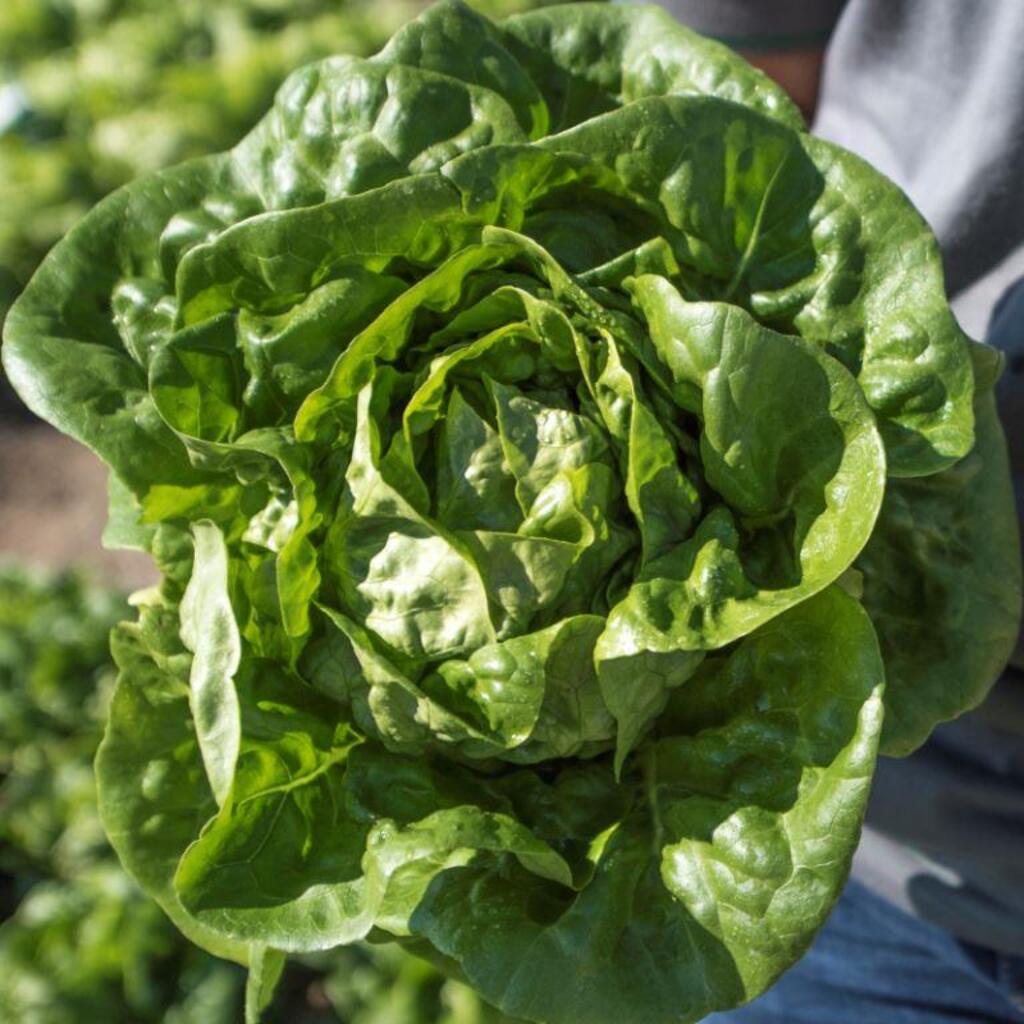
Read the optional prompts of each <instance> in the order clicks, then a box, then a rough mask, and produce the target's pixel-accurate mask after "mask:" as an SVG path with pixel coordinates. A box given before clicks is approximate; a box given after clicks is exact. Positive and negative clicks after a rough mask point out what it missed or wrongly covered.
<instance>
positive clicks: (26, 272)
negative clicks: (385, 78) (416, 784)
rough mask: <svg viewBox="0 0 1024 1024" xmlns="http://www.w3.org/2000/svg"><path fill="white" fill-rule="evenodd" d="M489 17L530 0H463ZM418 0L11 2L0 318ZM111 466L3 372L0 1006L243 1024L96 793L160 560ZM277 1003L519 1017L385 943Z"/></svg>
mask: <svg viewBox="0 0 1024 1024" xmlns="http://www.w3.org/2000/svg"><path fill="white" fill-rule="evenodd" d="M469 2H470V3H471V6H474V7H476V8H477V9H479V10H481V11H483V12H484V13H485V14H487V15H489V16H492V17H500V16H503V15H506V14H511V13H515V12H517V11H521V10H526V9H529V8H532V7H540V6H544V2H543V0H469ZM422 6H423V4H422V3H420V2H418V0H0V319H2V318H3V316H4V315H5V314H6V311H7V308H8V306H9V305H10V303H11V302H12V301H13V300H14V298H15V296H16V295H17V294H18V292H19V291H20V289H21V288H22V286H23V285H24V284H25V282H27V280H28V279H29V277H30V276H31V275H32V272H33V270H34V269H35V267H36V266H37V265H38V263H39V261H40V260H41V259H42V257H43V256H44V255H45V254H46V252H47V250H48V249H49V248H50V247H51V246H52V245H53V244H54V243H55V242H56V241H57V240H58V239H59V238H60V237H61V235H62V234H63V233H64V232H65V231H66V230H67V229H68V228H69V227H70V226H71V225H73V224H74V223H75V222H76V221H77V220H78V218H79V217H81V216H82V215H83V214H84V213H85V212H86V211H87V210H88V209H89V208H90V207H91V206H92V205H93V204H94V203H95V202H96V201H97V200H98V199H100V198H101V197H102V196H104V195H105V194H106V193H108V192H109V191H111V190H112V189H114V188H116V187H117V186H118V185H121V184H123V183H124V182H126V181H128V180H129V179H131V178H133V177H135V176H136V175H138V174H141V173H143V172H146V171H150V170H155V169H157V168H159V167H163V166H166V165H168V164H172V163H176V162H177V161H179V160H183V159H186V158H188V157H192V156H198V155H201V154H204V153H209V152H215V151H217V150H222V149H225V148H228V147H230V146H231V145H233V144H234V143H235V142H236V141H237V140H238V139H239V138H240V137H241V136H242V135H243V134H244V133H245V132H246V131H247V130H248V128H249V127H250V126H251V125H252V124H254V123H255V122H256V121H257V120H258V119H259V117H260V116H261V115H262V114H263V112H264V111H265V110H266V109H267V107H268V106H269V105H270V101H271V98H272V97H273V94H274V91H275V89H276V88H277V86H278V85H279V84H280V83H281V81H282V80H283V79H284V78H285V76H286V75H287V74H288V72H290V71H291V70H293V69H294V68H295V67H297V66H299V65H300V64H303V63H305V62H307V61H310V60H315V59H317V58H319V57H323V56H326V55H328V54H332V53H351V54H356V55H367V54H370V53H372V52H374V51H375V50H377V49H378V48H379V47H380V46H381V45H382V44H383V43H384V42H385V41H386V40H387V39H388V37H389V36H391V34H392V33H393V32H394V31H395V29H397V28H398V27H399V26H400V25H401V24H403V23H404V22H405V21H407V20H408V19H409V18H410V17H412V16H414V15H415V14H416V13H417V11H418V10H419V9H420V8H421V7H422ZM105 518H106V472H105V469H104V467H103V466H102V464H101V463H100V462H99V460H98V459H97V458H96V457H95V456H93V455H92V454H91V453H90V452H88V451H86V450H85V449H84V448H81V447H80V446H78V445H77V444H75V443H74V442H73V441H70V440H69V439H67V438H65V437H63V436H62V435H59V434H57V433H56V431H54V430H53V429H52V428H50V427H48V426H46V425H45V424H43V423H41V422H39V421H38V420H35V419H34V418H33V417H32V416H31V414H30V413H29V412H28V411H27V410H25V409H24V408H23V407H22V406H21V405H20V403H19V402H18V400H17V398H15V397H14V395H13V393H12V392H11V391H10V389H9V388H8V387H7V385H6V382H4V381H3V379H2V376H0V922H2V923H0V1021H2V1022H12V1024H15V1022H16V1024H82V1022H84V1021H97V1022H99V1021H103V1022H107V1021H110V1022H117V1024H149V1022H164V1024H221V1022H224V1024H229V1022H231V1024H234V1022H237V1021H240V1020H241V1019H242V1007H243V989H244V984H245V977H244V972H243V971H242V969H241V968H238V967H236V966H234V965H232V964H228V963H225V962H224V961H220V960H216V959H214V958H212V957H209V956H207V955H205V954H203V953H201V952H199V951H198V950H197V949H196V948H195V947H193V946H191V944H189V943H188V942H186V941H185V940H184V939H182V938H181V937H180V936H179V935H178V933H177V931H176V929H175V928H174V927H173V926H172V925H171V924H170V922H169V921H168V920H167V919H166V918H165V917H164V916H163V914H162V912H161V911H160V910H159V909H158V908H157V907H156V905H155V904H153V903H151V902H149V901H148V900H147V899H146V898H145V897H143V896H142V894H141V893H140V892H139V891H138V889H136V887H135V886H134V884H133V883H132V882H131V880H130V879H129V878H128V877H127V875H125V874H124V872H123V871H122V870H121V869H120V866H119V864H118V861H117V859H116V857H115V856H114V854H113V852H112V850H111V849H110V847H109V846H108V845H107V843H106V841H105V839H104V836H103V831H102V828H101V827H100V824H99V820H98V817H97V813H96V798H95V788H94V783H93V775H92V758H93V755H94V753H95V750H96V746H97V744H98V743H99V741H100V737H101V735H102V728H103V721H104V718H105V713H106V701H107V700H108V698H109V695H110V691H111V689H112V686H113V681H114V669H113V666H112V664H111V662H110V659H109V654H108V649H107V633H108V631H109V629H110V627H111V625H112V624H113V623H115V622H117V621H118V620H119V619H122V618H125V617H128V616H129V615H130V610H129V609H128V606H127V603H126V595H127V594H128V593H129V592H130V591H131V590H135V589H138V588H140V587H143V586H146V585H148V584H149V583H151V582H153V581H154V575H153V571H152V568H151V566H150V565H149V562H148V559H147V558H146V557H145V556H142V555H138V554H135V553H131V552H110V551H105V550H104V549H103V548H102V545H101V541H100V537H101V533H102V530H103V524H104V521H105ZM265 1019H266V1020H267V1021H270V1022H274V1024H277V1022H280V1024H329V1022H337V1021H341V1022H345V1024H510V1022H509V1019H508V1018H506V1017H504V1016H503V1015H501V1014H499V1013H497V1012H496V1011H494V1010H491V1009H490V1008H489V1007H487V1006H485V1005H484V1004H483V1003H481V1002H480V1001H479V1000H478V999H477V998H476V996H474V995H473V993H472V992H470V991H469V990H468V989H466V988H464V987H463V986H460V985H458V984H456V983H454V982H450V981H446V980H445V979H443V978H442V977H441V976H440V975H439V974H438V973H437V972H435V971H434V970H433V969H432V968H430V967H428V966H427V965H426V964H424V963H422V962H420V961H418V960H415V959H413V958H412V957H409V956H407V955H406V954H404V953H403V952H402V951H401V950H399V949H397V948H395V947H392V946H385V947H372V946H369V945H367V946H362V947H358V948H351V949H345V950H341V951H339V952H334V953H330V954H325V955H323V956H320V957H313V958H304V959H302V960H297V961H293V962H292V963H290V965H289V967H288V968H287V970H286V973H285V976H284V978H283V980H282V982H281V985H280V987H279V989H278V992H277V995H276V997H275V1000H274V1003H273V1005H272V1007H271V1008H270V1010H269V1012H268V1013H267V1015H266V1018H265Z"/></svg>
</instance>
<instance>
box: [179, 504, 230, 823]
mask: <svg viewBox="0 0 1024 1024" xmlns="http://www.w3.org/2000/svg"><path fill="white" fill-rule="evenodd" d="M192 535H193V537H194V538H195V556H194V557H193V560H192V577H191V579H190V580H189V583H188V586H187V587H186V588H185V594H184V596H183V598H182V601H181V639H182V642H183V643H184V644H185V646H186V647H187V648H188V649H189V650H190V651H191V652H192V668H191V671H190V673H189V705H190V707H191V709H192V718H193V721H194V722H195V726H196V737H197V739H198V741H199V749H200V751H201V752H202V755H203V764H204V765H205V767H206V776H207V778H208V779H209V781H210V788H211V789H212V790H213V795H214V797H215V798H216V800H217V803H218V804H223V803H224V801H225V799H226V798H227V795H228V791H229V790H230V788H231V780H232V778H233V776H234V773H235V762H236V761H237V759H238V749H239V743H240V741H241V720H240V713H239V707H238V694H237V693H236V692H235V680H234V676H235V673H236V672H237V671H238V666H239V662H240V661H241V657H242V638H241V636H240V635H239V632H238V624H237V623H236V622H235V615H234V612H233V611H232V609H231V600H230V598H229V596H228V553H227V548H226V547H225V545H224V537H223V535H222V534H221V532H220V531H219V530H218V529H217V527H216V526H215V525H214V524H213V523H211V522H199V523H196V524H195V526H193V527H192Z"/></svg>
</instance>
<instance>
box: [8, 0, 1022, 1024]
mask: <svg viewBox="0 0 1024 1024" xmlns="http://www.w3.org/2000/svg"><path fill="white" fill-rule="evenodd" d="M2 355H3V362H4V368H5V371H6V372H7V374H8V376H9V377H10V379H11V380H12V382H13V383H14V385H15V386H16V388H17V389H18V390H19V392H20V394H21V395H22V397H23V398H24V400H25V401H26V402H27V404H28V405H29V406H30V407H31V408H32V409H33V410H35V411H36V412H37V413H38V414H40V415H41V416H43V417H44V418H46V419H48V420H49V421H50V422H52V423H54V424H55V425H56V426H57V427H59V428H60V429H62V430H63V431H65V432H66V433H68V434H70V435H71V436H73V437H75V438H77V439H78V440H80V441H81V442H83V443H84V444H86V445H88V446H89V447H90V448H92V449H93V450H94V451H95V452H96V453H97V454H98V455H99V456H100V457H101V458H103V459H104V460H105V461H106V463H107V464H108V465H109V467H110V469H111V507H110V512H111V519H110V526H109V527H108V531H107V537H108V540H109V541H110V542H113V543H119V544H123V545H125V546H132V547H138V548H141V549H143V550H146V551H148V552H149V553H150V554H151V555H152V556H153V558H154V560H155V562H156V564H157V565H158V567H159V568H160V570H161V572H162V574H163V582H162V584H161V586H160V587H159V588H158V589H157V590H155V591H152V592H147V593H146V594H143V595H140V596H139V597H138V599H137V604H138V611H139V614H138V621H137V622H135V623H125V624H122V625H121V626H119V627H118V628H117V629H116V630H115V632H114V638H113V643H114V652H115V656H116V658H117V662H118V665H119V667H120V677H119V681H118V685H117V691H116V693H115V696H114V699H113V702H112V705H111V710H110V719H109V724H108V728H107V734H106V738H105V740H104V743H103V745H102V747H101V749H100V752H99V755H98V759H97V774H98V779H99V797H100V807H101V813H102V816H103V820H104V824H105V827H106V829H107V831H108V833H109V834H110V837H111V840H112V842H113V845H114V847H115V849H116V850H117V851H118V854H119V856H120V857H121V859H122V861H123V862H124V864H125V866H126V868H127V869H128V870H129V871H130V872H131V873H132V875H133V876H134V877H135V878H136V879H137V880H138V881H139V883H140V884H141V885H142V887H143V888H144V889H145V890H146V891H147V892H148V893H149V894H150V895H152V896H153V897H154V898H155V899H156V900H157V901H158V902H159V903H160V905H161V906H162V907H163V908H164V910H165V911H166V912H167V913H168V914H169V915H170V916H171V918H172V919H173V920H174V921H175V923H176V924H178V926H179V927H180V928H181V929H182V931H183V932H185V934H187V935H188V936H189V937H190V938H191V939H192V940H193V941H195V942H197V943H198V944H200V945H202V946H204V947H205V948H207V949H209V950H211V951H213V952H215V953H217V954H219V955H222V956H227V957H231V958H234V959H236V960H238V961H240V962H247V963H249V964H250V965H251V970H252V976H253V982H252V986H251V1000H250V1002H251V1004H252V1005H251V1008H250V1009H251V1013H250V1016H251V1017H255V1016H256V1015H257V1014H258V1011H259V1006H260V1005H261V1004H263V1003H264V1002H265V1001H266V999H267V997H268V992H269V989H270V988H272V984H273V978H274V977H275V976H276V974H277V972H278V969H279V967H280V964H281V958H282V954H285V953H302V952H305V951H311V950H319V949H325V948H330V947H332V946H336V945H338V944H342V943H349V942H353V941H356V940H358V939H362V938H364V937H367V936H372V937H373V938H374V939H375V940H385V939H388V938H391V939H394V940H397V941H400V942H401V943H402V944H403V945H406V946H408V947H409V948H411V949H414V950H417V951H418V952H420V953H421V954H422V955H424V956H426V957H428V958H429V959H431V960H433V961H435V962H439V963H442V964H444V965H445V966H446V968H447V969H448V970H450V971H452V972H453V973H456V974H458V975H459V976H460V977H462V978H464V979H466V980H468V981H469V982H470V983H471V984H472V985H474V986H475V987H476V988H477V989H478V990H479V991H480V993H481V994H482V995H483V997H484V998H485V999H487V1000H488V1001H489V1002H491V1003H493V1004H494V1005H496V1006H498V1007H499V1008H500V1009H501V1010H502V1011H503V1012H505V1013H507V1014H510V1015H512V1016H514V1017H518V1018H520V1019H524V1020H531V1021H537V1022H540V1024H576V1022H578V1021H581V1020H585V1021H587V1022H588V1024H603V1022H605V1021H608V1022H611V1021H616V1022H618V1021H621V1020H624V1019H628V1020H630V1021H636V1022H638V1024H670V1022H671V1024H685V1022H691V1021H697V1020H700V1019H701V1018H702V1017H704V1016H705V1015H706V1014H707V1013H710V1012H713V1011H715V1010H719V1009H724V1008H728V1007H731V1006H735V1005H738V1004H740V1003H742V1002H745V1001H747V1000H749V999H751V998H753V997H754V996H756V995H757V994H758V993H759V992H761V991H763V990H764V989H765V988H766V987H767V986H769V985H770V984H771V983H772V982H773V981H774V980H775V979H776V978H777V977H778V976H779V974H780V973H781V972H783V971H784V970H785V969H786V968H787V967H789V966H790V965H791V964H792V963H793V962H794V961H795V960H796V959H797V958H799V957H800V956H801V955H802V953H803V952H804V951H805V950H806V948H807V947H808V945H809V944H810V942H811V941H812V940H813V937H814V934H815V932H816V930H817V929H818V928H819V927H820V926H821V924H822V923H823V921H824V920H825V918H826V916H827V914H828V912H829V909H830V908H831V906H832V905H833V903H834V902H835V900H836V899H837V898H838V895H839V892H840V891H841V888H842V885H843V884H844V882H845V879H846V875H847V872H848V870H849V864H850V859H851V857H852V854H853V850H854V849H855V847H856V843H857V839H858V834H859V829H860V823H861V819H862V816H863V812H864V807H865V802H866V799H867V793H868V788H869V786H870V780H871V776H872V772H873V765H874V759H875V756H876V753H877V751H878V749H879V744H880V743H881V745H882V749H883V751H884V752H886V753H893V754H902V753H907V752H909V751H910V750H912V749H913V748H914V747H916V746H917V745H919V744H920V743H921V742H923V741H924V740H925V739H926V738H927V736H928V734H929V733H930V731H931V729H932V728H933V727H934V726H935V725H936V724H937V723H938V722H940V721H943V720H946V719H948V718H951V717H954V716H956V715H957V714H959V713H961V712H962V711H964V710H965V709H967V708H968V707H970V706H973V705H974V704H976V703H977V702H978V701H979V700H980V699H981V698H982V697H983V696H984V694H985V693H986V692H987V690H988V688H989V686H990V685H991V684H992V682H993V680H994V679H995V677H996V676H997V675H998V673H999V672H1000V671H1001V668H1002V666H1003V664H1004V663H1005V660H1006V658H1007V656H1008V654H1009V650H1010V648H1011V647H1012V645H1013V640H1014V637H1015V635H1016V629H1017V621H1018V617H1019V610H1020V572H1019V554H1018V553H1017V549H1016V531H1015V528H1014V527H1013V508H1012V498H1011V496H1010V489H1009V479H1008V470H1007V464H1006V454H1005V446H1004V442H1003V438H1002V432H1001V428H1000V427H999V424H998V421H997V420H996V417H995V412H994V406H993V404H992V399H991V393H992V385H993V382H994V379H995V376H996V373H997V368H996V367H995V366H994V365H993V364H992V360H990V359H987V358H986V355H985V353H984V352H983V350H981V348H980V346H975V345H974V344H973V343H971V342H969V341H968V339H967V338H966V337H965V336H964V335H963V333H962V332H961V331H960V329H959V327H958V326H957V324H956V321H955V319H954V318H953V316H952V313H951V312H950V309H949V306H948V303H947V300H946V297H945V294H944V289H943V284H942V276H941V269H940V261H939V255H938V251H937V247H936V244H935V240H934V238H933V236H932V235H931V233H930V231H929V230H928V228H927V226H926V225H925V224H924V222H923V221H922V220H921V218H920V217H919V215H918V214H917V213H916V211H915V210H914V209H913V207H912V206H911V205H910V203H909V202H908V200H907V199H906V198H905V197H904V196H903V195H902V194H901V193H900V192H899V190H898V189H897V188H896V187H895V186H894V185H892V184H891V183H890V182H888V181H886V180H885V179H884V178H883V177H882V176H881V175H879V174H878V173H877V172H876V171H874V170H873V169H871V168H870V167H869V166H867V165H866V164H865V163H863V162H862V161H861V160H859V159H858V158H857V157H855V156H853V155H851V154H849V153H846V152H844V151H843V150H841V149H839V148H837V147H835V146H832V145H830V144H829V143H826V142H823V141H821V140H818V139H814V138H812V137H811V136H810V135H808V134H807V133H806V132H805V131H804V126H803V124H802V122H801V120H800V116H799V114H798V113H797V111H796V110H795V108H794V107H793V105H792V104H791V103H790V101H789V100H788V99H787V98H786V97H785V95H784V94H783V93H782V92H781V91H780V90H779V89H778V88H777V87H776V86H774V85H773V84H772V83H770V82H769V81H768V79H766V78H765V77H764V76H763V75H761V74H760V73H759V72H757V71H755V70H754V69H752V68H750V67H748V66H747V65H746V64H745V63H744V62H743V61H741V60H740V59H739V58H738V57H736V56H735V55H734V54H732V53H731V52H730V51H728V50H727V49H725V48H724V47H722V46H720V45H718V44H715V43H712V42H709V41H707V40H704V39H701V38H700V37H699V36H696V35H694V34H693V33H692V32H689V31H688V30H686V29H684V28H682V27H681V26H679V25H677V24H675V22H674V21H672V19H671V18H670V17H669V16H668V15H666V14H665V13H664V12H662V11H659V10H657V9H654V8H645V7H634V6H626V5H621V6H620V5H602V4H578V5H572V6H565V7H551V8H545V9H544V10H541V11H537V12H533V13H529V14H524V15H519V16H516V17H513V18H510V19H508V20H506V21H503V22H491V21H488V20H487V19H485V18H483V17H482V16H481V15H479V14H476V13H474V12H473V11H471V10H470V9H469V8H467V7H465V6H463V5H462V4H460V3H458V2H456V0H444V2H441V3H438V4H435V5H434V6H432V7H430V8H428V9H427V10H425V11H424V12H423V13H422V14H421V16H420V17H418V18H417V19H416V20H414V21H412V22H410V23H409V24H408V25H407V26H406V27H405V28H403V29H402V30H401V31H400V32H398V33H397V34H396V35H395V37H394V38H393V39H392V40H391V41H390V42H389V43H388V45H387V46H385V47H384V49H383V50H382V51H381V52H380V53H379V54H377V55H376V56H374V57H371V58H369V59H356V58H351V57H345V56H339V57H334V58H330V59H328V60H326V61H322V62H320V63H317V64H313V65H309V66H308V67H305V68H301V69H299V70H298V71H296V72H295V73H294V74H293V75H292V77H291V78H290V79H289V80H288V81H287V82H286V83H285V85H284V86H283V87H282V89H281V90H280V92H279V94H278V97H277V100H276V101H275V104H274V106H273V108H272V109H271V110H270V111H269V112H268V114H267V115H266V117H265V118H264V119H263V121H261V122H260V123H259V125H257V127H256V128H255V129H254V130H253V131H252V132H251V133H250V134H249V135H248V136H247V137H246V138H245V139H243V140H242V141H241V142H240V143H239V145H238V146H236V147H235V149H234V150H232V151H231V152H229V153H225V154H221V155H218V156H212V157H208V158H202V159H199V160H194V161H191V162H189V163H187V164H183V165H180V166H179V167H175V168H172V169H170V170H167V171H162V172H159V173H157V174H154V175H150V176H148V177H145V178H141V179H139V180H138V181H136V182H134V183H132V184H131V185H128V186H126V187H125V188H123V189H121V190H120V191H118V192H116V193H114V194H113V195H112V196H110V197H109V198H108V199H106V200H104V201H103V202H102V203H100V204H99V205H98V206H97V207H96V208H95V209H94V210H93V211H92V212H91V213H90V214H89V215H88V216H87V217H86V218H85V219H84V220H83V221H82V222H81V223H80V224H79V225H78V226H77V227H75V228H74V229H72V231H71V232H69V234H68V235H67V237H66V238H65V239H64V241H62V242H61V243H60V244H59V245H58V246H57V247H56V248H55V249H54V250H53V252H52V253H51V255H50V256H49V257H48V258H47V260H46V261H45V262H44V263H43V264H42V266H41V267H40V269H39V271H38V273H37V274H36V276H35V277H34V278H33V280H32V282H31V283H30V284H29V286H28V287H27V288H26V290H25V292H24V294H23V295H22V296H21V298H20V299H19V300H18V301H17V302H16V303H15V305H14V307H13V308H12V310H11V313H10V316H9V317H8V320H7V322H6V325H5V330H4V345H3V350H2ZM883 706H884V709H885V720H884V724H883Z"/></svg>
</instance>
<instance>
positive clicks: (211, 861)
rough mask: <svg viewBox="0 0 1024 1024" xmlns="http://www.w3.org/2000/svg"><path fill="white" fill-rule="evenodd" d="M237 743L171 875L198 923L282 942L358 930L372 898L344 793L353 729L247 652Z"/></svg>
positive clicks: (367, 918)
mask: <svg viewBox="0 0 1024 1024" xmlns="http://www.w3.org/2000/svg"><path fill="white" fill-rule="evenodd" d="M243 670H244V672H243V675H241V676H240V677H239V680H238V686H239V690H240V692H241V694H242V708H243V721H242V744H241V751H240V753H239V757H238V763H237V766H236V768H235V775H234V780H233V784H232V787H231V792H230V793H229V795H228V798H227V800H226V801H225V802H224V804H223V806H222V807H221V809H220V811H219V812H218V814H217V815H216V816H215V817H214V818H212V819H211V820H210V821H209V822H208V823H207V824H206V826H205V827H204V828H203V830H202V832H201V833H200V835H199V837H198V838H197V839H195V841H194V842H192V843H191V845H190V846H189V847H188V848H187V849H186V850H185V851H184V854H183V855H182V857H181V860H180V862H179V863H178V865H177V870H176V872H175V875H174V889H175V892H176V893H177V895H178V898H179V899H180V900H181V902H182V904H183V905H184V906H185V907H187V908H188V910H189V912H190V913H191V914H192V915H193V916H194V917H195V918H196V920H198V921H199V922H200V923H201V924H202V925H203V926H204V927H207V928H210V929H212V930H214V931H216V932H218V933H220V934H222V935H224V936H226V937H229V938H230V939H232V940H235V941H242V942H256V943H265V944H267V945H269V946H273V947H274V948H276V949H280V950H284V951H298V950H302V949H307V950H308V949H324V948H328V947H330V946H332V945H337V944H339V943H344V942H352V941H354V940H355V939H359V938H362V937H363V936H364V935H365V934H366V933H367V932H368V931H369V929H370V926H371V924H372V920H373V907H374V905H375V903H374V900H375V897H374V891H373V888H372V885H371V884H370V883H368V882H367V880H366V879H365V878H364V876H363V873H362V870H361V867H360V861H361V859H362V854H363V849H364V846H365V842H366V837H367V827H366V826H365V825H364V824H362V823H360V822H358V821H355V820H353V818H352V817H351V814H350V812H349V811H348V809H347V807H346V803H347V801H346V799H345V794H344V786H345V770H344V766H345V760H346V758H347V757H348V753H349V751H350V750H351V748H352V746H353V744H354V743H355V742H357V741H356V739H355V737H353V736H352V735H351V733H350V731H349V729H348V727H347V726H345V725H344V724H339V725H332V724H331V722H330V714H329V710H328V707H327V706H325V704H324V702H323V701H321V700H320V699H319V698H318V697H317V696H316V695H315V694H314V693H313V692H312V691H311V690H309V689H308V687H305V686H304V684H303V683H302V682H301V681H300V680H298V679H297V678H295V677H290V676H288V675H286V674H285V673H283V672H281V671H280V670H279V669H276V668H275V667H274V666H273V665H271V664H269V663H267V662H256V661H247V662H243Z"/></svg>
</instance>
